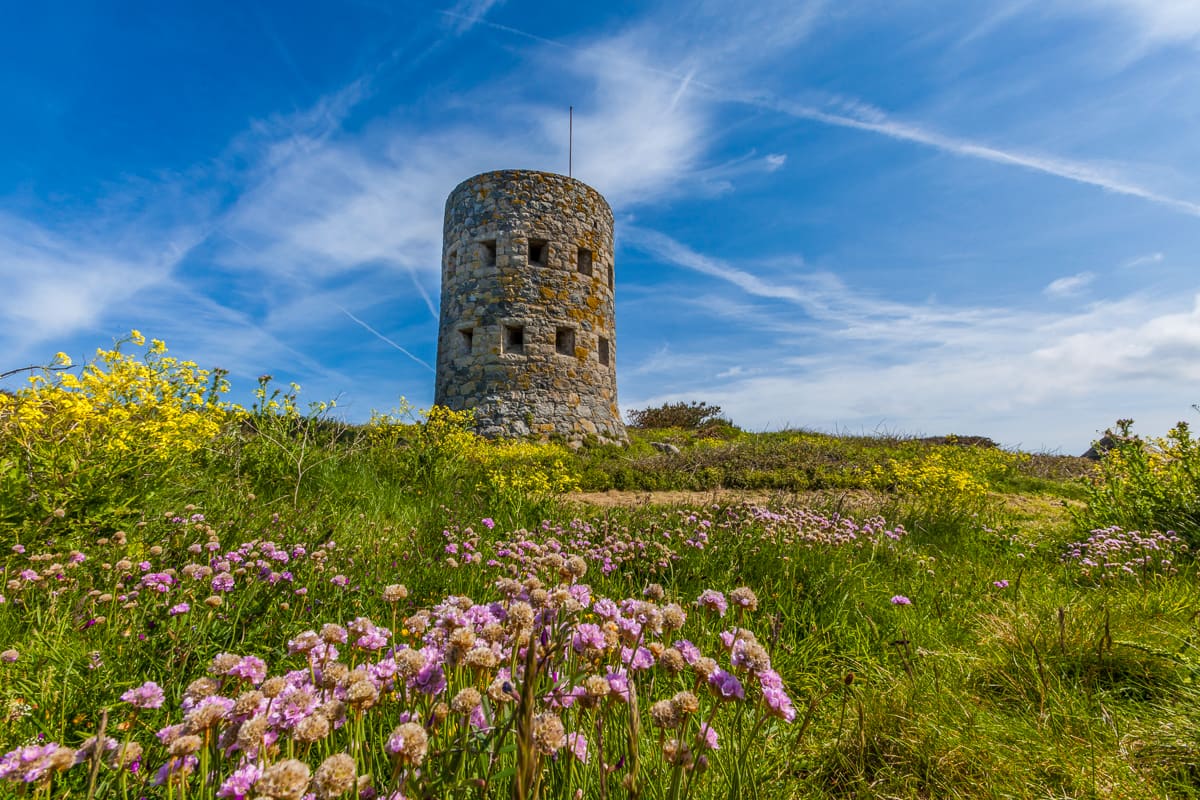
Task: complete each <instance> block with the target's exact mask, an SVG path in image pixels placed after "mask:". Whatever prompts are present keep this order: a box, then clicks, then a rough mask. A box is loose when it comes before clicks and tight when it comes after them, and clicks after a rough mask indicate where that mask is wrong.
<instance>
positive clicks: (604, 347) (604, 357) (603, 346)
mask: <svg viewBox="0 0 1200 800" xmlns="http://www.w3.org/2000/svg"><path fill="white" fill-rule="evenodd" d="M608 361H609V353H608V339H607V338H605V337H603V336H601V337H600V363H601V364H603V365H604V366H606V367H607V366H608Z"/></svg>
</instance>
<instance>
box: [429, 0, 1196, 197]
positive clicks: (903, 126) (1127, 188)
mask: <svg viewBox="0 0 1200 800" xmlns="http://www.w3.org/2000/svg"><path fill="white" fill-rule="evenodd" d="M440 13H442V14H443V15H445V16H448V17H453V18H456V19H461V20H467V21H470V22H471V23H474V24H478V25H483V26H486V27H488V28H491V29H493V30H497V31H501V32H503V33H508V34H511V35H513V36H520V37H523V38H526V39H530V40H532V41H535V42H539V43H541V44H545V45H549V46H551V47H556V48H561V49H575V50H577V48H571V47H570V46H569V45H567V44H564V43H563V42H558V41H555V40H553V39H547V38H545V37H543V36H537V35H536V34H532V33H527V32H526V31H523V30H519V29H517V28H513V27H510V26H508V25H500V24H498V23H495V22H490V21H488V20H486V19H483V18H482V17H467V16H465V15H463V14H457V13H455V12H452V11H442V12H440ZM605 56H606V57H609V56H611V57H613V60H614V61H616V62H618V63H620V64H622V65H624V66H628V67H630V68H633V69H637V70H640V71H642V72H645V73H648V74H653V75H663V76H666V77H669V78H673V79H674V80H676V81H679V82H680V83H681V86H680V88H679V90H678V91H677V92H676V96H675V99H676V100H678V98H679V96H680V94H682V92H683V90H684V89H686V88H687V87H688V86H695V87H697V88H699V89H703V90H705V91H707V92H708V93H709V94H710V95H711V96H712V97H714V98H715V99H716V100H718V101H724V102H728V103H737V104H740V105H746V106H751V107H753V108H759V109H763V110H765V111H774V112H776V113H778V114H784V115H786V116H790V117H793V118H796V119H807V120H811V121H813V122H820V123H822V124H825V125H831V126H834V127H837V128H849V129H852V130H859V131H865V132H868V133H874V134H876V135H878V136H884V137H887V138H889V139H897V140H900V141H905V142H911V143H913V144H919V145H924V146H925V147H930V148H933V149H934V150H938V151H941V152H943V153H951V154H953V155H958V156H964V157H966V158H973V159H977V160H981V161H990V162H991V163H993V164H1004V165H1007V166H1012V167H1017V168H1019V169H1026V170H1031V171H1033V172H1040V173H1042V174H1043V175H1051V176H1054V177H1056V178H1062V179H1064V180H1068V181H1071V182H1073V183H1080V184H1084V185H1085V186H1094V187H1097V188H1100V189H1103V190H1104V191H1107V192H1112V193H1113V194H1120V195H1125V196H1127V197H1136V198H1139V199H1141V200H1145V201H1147V202H1150V203H1154V204H1156V205H1159V206H1164V207H1166V208H1170V209H1173V210H1175V211H1179V212H1182V213H1184V214H1188V215H1189V216H1193V217H1200V203H1196V202H1192V201H1189V200H1181V199H1179V198H1177V197H1171V196H1170V195H1165V194H1161V193H1159V192H1155V191H1153V190H1152V189H1148V188H1146V187H1145V186H1141V185H1139V184H1137V183H1134V182H1132V181H1128V180H1124V179H1122V178H1120V177H1117V176H1115V175H1111V174H1106V173H1104V172H1102V171H1100V170H1099V169H1097V168H1096V167H1094V166H1092V165H1090V164H1088V163H1087V162H1082V161H1073V160H1070V159H1065V158H1057V157H1054V156H1045V155H1038V154H1034V153H1028V152H1022V151H1019V150H1008V149H1004V148H1000V147H994V146H992V145H988V144H983V143H980V142H975V141H972V140H970V139H965V138H960V137H957V136H952V135H949V134H944V133H941V132H940V131H937V130H933V129H930V128H925V127H921V126H919V125H913V124H910V123H904V122H900V121H897V120H895V119H892V118H890V117H889V116H887V115H886V114H884V113H883V112H882V111H876V112H875V113H874V115H873V118H871V119H861V118H858V117H855V116H847V115H845V114H837V113H832V112H829V111H825V110H822V109H820V108H815V107H813V106H809V105H805V104H803V103H795V102H791V101H788V100H785V99H782V98H778V97H775V96H772V95H769V94H762V93H758V94H756V93H752V92H739V91H730V90H728V89H725V88H723V87H721V86H717V85H715V84H712V83H707V82H705V81H701V80H697V79H695V78H694V77H693V75H694V70H693V71H692V73H688V74H680V73H678V72H675V71H672V70H667V69H659V68H656V67H651V66H647V65H645V64H642V63H639V62H634V61H632V60H631V59H628V58H621V57H620V55H619V54H616V53H605Z"/></svg>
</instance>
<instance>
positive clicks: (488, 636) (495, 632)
mask: <svg viewBox="0 0 1200 800" xmlns="http://www.w3.org/2000/svg"><path fill="white" fill-rule="evenodd" d="M507 635H508V634H507V633H505V631H504V626H503V625H501V624H500V623H499V622H489V623H488V624H487V625H484V626H483V632H482V636H483V638H484V641H487V642H502V641H504V637H505V636H507Z"/></svg>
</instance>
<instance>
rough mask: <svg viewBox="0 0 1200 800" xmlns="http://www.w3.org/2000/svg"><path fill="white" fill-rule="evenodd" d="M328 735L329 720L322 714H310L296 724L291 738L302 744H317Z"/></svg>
mask: <svg viewBox="0 0 1200 800" xmlns="http://www.w3.org/2000/svg"><path fill="white" fill-rule="evenodd" d="M328 735H329V720H328V719H326V718H325V717H324V715H322V714H310V715H308V716H307V717H305V718H304V719H302V720H300V721H299V722H297V723H296V727H295V728H294V729H292V738H294V739H295V740H296V741H297V742H300V743H302V744H311V743H313V742H319V741H321V740H322V739H324V738H325V737H326V736H328Z"/></svg>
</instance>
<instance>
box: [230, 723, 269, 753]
mask: <svg viewBox="0 0 1200 800" xmlns="http://www.w3.org/2000/svg"><path fill="white" fill-rule="evenodd" d="M267 725H268V722H267V718H266V716H265V715H262V714H259V715H258V716H256V717H251V718H250V719H248V720H246V721H245V722H243V723H242V725H241V727H240V728H238V732H237V745H238V747H239V748H240V749H241V750H243V751H245V752H255V751H257V750H258V748H259V745H261V744H262V741H263V736H264V735H265V734H266V732H267Z"/></svg>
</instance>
